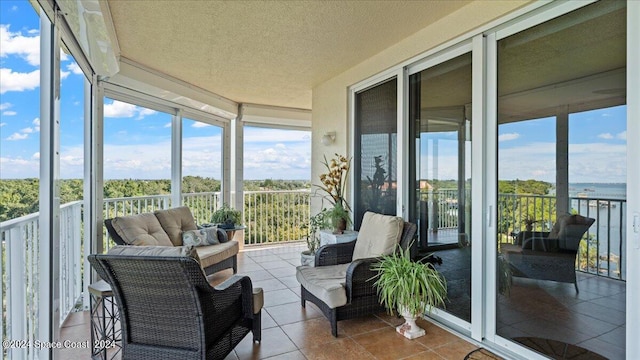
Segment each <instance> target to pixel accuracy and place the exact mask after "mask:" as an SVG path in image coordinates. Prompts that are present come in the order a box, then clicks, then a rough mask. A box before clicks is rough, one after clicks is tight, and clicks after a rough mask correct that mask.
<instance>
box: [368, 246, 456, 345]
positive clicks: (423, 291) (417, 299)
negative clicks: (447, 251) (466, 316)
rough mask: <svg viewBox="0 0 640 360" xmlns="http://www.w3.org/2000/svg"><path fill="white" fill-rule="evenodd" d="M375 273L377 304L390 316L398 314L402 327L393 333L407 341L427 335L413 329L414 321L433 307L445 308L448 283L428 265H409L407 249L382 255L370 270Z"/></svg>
mask: <svg viewBox="0 0 640 360" xmlns="http://www.w3.org/2000/svg"><path fill="white" fill-rule="evenodd" d="M373 270H375V271H377V272H378V274H377V275H376V277H375V279H376V281H375V284H374V286H375V287H376V288H377V291H378V296H379V297H380V302H381V303H382V304H383V305H385V306H386V307H387V309H388V310H389V312H390V313H393V311H394V310H397V311H398V312H399V313H400V314H401V315H402V316H403V317H404V318H405V321H406V322H405V323H404V324H402V325H400V326H398V327H396V331H397V332H398V333H400V334H402V335H404V336H405V337H406V338H408V339H415V338H417V337H420V336H423V335H424V334H425V333H426V332H425V331H424V329H422V328H420V327H419V326H418V325H416V318H418V317H419V316H420V315H422V314H424V312H425V310H426V311H428V312H429V313H430V312H431V309H432V308H433V307H437V306H444V302H445V299H446V298H447V282H446V280H445V279H444V277H443V276H442V275H441V274H440V273H439V272H438V271H437V270H436V269H435V268H434V267H433V265H431V264H429V263H427V264H423V263H420V262H416V261H412V260H411V255H410V251H409V249H407V250H402V249H398V250H397V251H396V252H394V253H393V254H391V255H385V256H383V257H382V259H381V260H380V262H378V263H376V264H375V265H374V266H373Z"/></svg>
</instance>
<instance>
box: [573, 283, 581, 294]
mask: <svg viewBox="0 0 640 360" xmlns="http://www.w3.org/2000/svg"><path fill="white" fill-rule="evenodd" d="M573 286H575V287H576V294H579V293H580V290H578V281H577V280H576V282H574V283H573Z"/></svg>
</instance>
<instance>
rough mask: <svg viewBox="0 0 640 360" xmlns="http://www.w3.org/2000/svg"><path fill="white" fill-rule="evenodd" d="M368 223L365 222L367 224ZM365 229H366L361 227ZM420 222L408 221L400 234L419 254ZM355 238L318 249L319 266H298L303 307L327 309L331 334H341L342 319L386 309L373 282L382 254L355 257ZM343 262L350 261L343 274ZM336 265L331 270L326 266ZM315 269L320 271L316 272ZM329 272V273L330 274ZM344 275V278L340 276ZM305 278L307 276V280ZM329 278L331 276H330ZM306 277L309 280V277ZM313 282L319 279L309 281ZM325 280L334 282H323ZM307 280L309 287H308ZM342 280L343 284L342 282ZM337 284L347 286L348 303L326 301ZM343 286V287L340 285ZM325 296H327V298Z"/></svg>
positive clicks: (405, 245) (317, 263)
mask: <svg viewBox="0 0 640 360" xmlns="http://www.w3.org/2000/svg"><path fill="white" fill-rule="evenodd" d="M363 226H364V225H363ZM361 230H362V229H361ZM416 230H417V226H416V225H415V224H413V223H410V222H404V225H403V227H402V235H401V237H400V243H399V244H400V246H401V247H402V248H403V249H407V248H409V246H411V248H410V251H411V254H412V255H415V254H416V252H417V248H416V245H415V242H414V241H413V240H414V238H415V235H416ZM357 241H358V240H354V241H351V242H348V243H341V244H330V245H325V246H322V247H321V248H320V249H318V251H317V252H316V257H315V268H309V267H306V266H302V267H298V271H297V274H296V276H297V277H298V280H299V281H300V282H301V286H300V294H301V295H300V297H301V301H302V307H305V303H306V302H307V301H310V302H312V303H313V304H315V305H316V306H318V308H320V310H321V311H322V312H323V313H324V315H325V316H326V317H327V319H329V322H330V323H331V334H332V335H333V336H335V337H337V336H338V321H341V320H347V319H352V318H356V317H360V316H365V315H371V314H376V313H380V312H383V311H385V307H384V306H382V305H381V304H380V300H379V299H378V294H377V291H376V288H375V287H374V286H373V283H374V282H375V280H374V279H373V278H374V276H376V275H377V272H375V271H373V270H371V265H372V264H374V263H375V262H376V261H378V260H379V258H378V257H374V258H365V259H358V260H355V261H352V259H353V255H354V250H355V247H356V242H357ZM340 264H349V265H348V267H347V268H346V274H345V275H344V277H341V275H342V273H343V272H342V271H343V270H342V269H344V268H343V267H342V268H341V267H340V266H337V265H340ZM323 268H327V269H336V271H335V272H334V270H329V271H328V272H327V271H325V269H323ZM315 273H319V274H318V275H316V274H315ZM327 273H328V274H329V275H328V276H327ZM336 277H341V278H336ZM303 278H304V280H303ZM327 278H328V279H327ZM305 280H306V281H305ZM309 282H311V283H313V282H317V283H318V284H319V286H314V285H315V284H309ZM323 282H331V283H332V285H328V286H327V285H326V283H324V284H323ZM305 283H306V284H307V287H309V288H307V287H305ZM338 284H339V285H338ZM336 286H343V287H344V292H345V293H346V304H344V305H341V306H336V303H342V302H340V301H339V300H338V301H337V302H333V301H325V300H326V294H323V293H326V291H327V288H329V291H332V290H333V289H331V288H335V287H336ZM338 290H341V289H338ZM323 299H325V300H323Z"/></svg>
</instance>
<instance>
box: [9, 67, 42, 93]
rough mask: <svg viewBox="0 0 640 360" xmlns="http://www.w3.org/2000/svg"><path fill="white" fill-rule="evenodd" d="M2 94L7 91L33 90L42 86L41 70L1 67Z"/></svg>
mask: <svg viewBox="0 0 640 360" xmlns="http://www.w3.org/2000/svg"><path fill="white" fill-rule="evenodd" d="M0 79H2V82H0V94H4V93H5V92H7V91H25V90H33V89H35V88H37V87H38V86H40V70H34V71H32V72H29V73H21V72H13V70H11V69H7V68H2V69H0Z"/></svg>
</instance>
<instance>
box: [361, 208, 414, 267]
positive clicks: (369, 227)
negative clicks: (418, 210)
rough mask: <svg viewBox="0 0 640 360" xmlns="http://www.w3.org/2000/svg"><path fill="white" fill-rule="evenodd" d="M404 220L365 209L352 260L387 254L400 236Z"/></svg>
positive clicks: (394, 246) (396, 243)
mask: <svg viewBox="0 0 640 360" xmlns="http://www.w3.org/2000/svg"><path fill="white" fill-rule="evenodd" d="M403 227H404V220H403V219H402V218H401V217H398V216H389V215H382V214H376V213H373V212H370V211H367V212H366V213H365V214H364V217H363V218H362V225H361V226H360V232H359V233H358V238H357V239H356V245H355V248H354V250H353V260H358V259H366V258H372V257H378V256H382V255H389V254H391V253H392V252H393V250H394V249H395V248H396V246H397V245H398V243H399V242H400V237H402V229H403Z"/></svg>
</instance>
